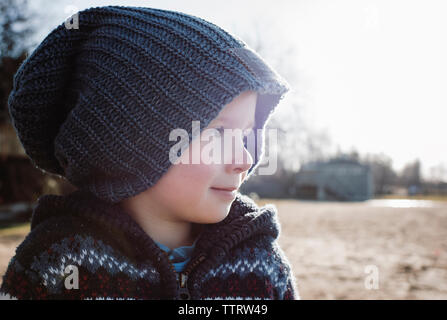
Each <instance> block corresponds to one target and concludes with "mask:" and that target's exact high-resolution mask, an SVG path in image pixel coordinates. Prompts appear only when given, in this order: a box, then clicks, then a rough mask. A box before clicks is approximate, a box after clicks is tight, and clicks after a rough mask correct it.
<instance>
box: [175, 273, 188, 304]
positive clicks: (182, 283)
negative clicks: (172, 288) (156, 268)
mask: <svg viewBox="0 0 447 320" xmlns="http://www.w3.org/2000/svg"><path fill="white" fill-rule="evenodd" d="M178 281H179V292H178V298H179V300H190V299H191V295H190V294H189V291H188V275H187V274H185V273H183V272H180V273H179V274H178Z"/></svg>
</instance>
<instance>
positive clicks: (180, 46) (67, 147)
mask: <svg viewBox="0 0 447 320" xmlns="http://www.w3.org/2000/svg"><path fill="white" fill-rule="evenodd" d="M76 15H77V18H78V22H79V23H78V26H77V28H76V27H73V28H67V23H66V22H65V21H64V22H63V23H61V24H60V25H59V26H57V27H56V28H55V29H54V30H52V31H51V32H50V33H49V34H48V35H47V36H46V38H45V39H44V40H43V41H42V42H41V43H40V44H39V45H38V46H37V48H36V49H35V50H34V51H33V52H32V53H31V54H30V56H29V57H28V58H27V59H25V61H24V62H23V63H22V64H21V66H20V67H19V69H18V70H17V72H16V74H15V75H14V79H13V81H14V82H13V90H12V92H11V94H10V96H9V100H8V105H9V113H10V116H11V119H12V124H13V126H14V128H15V130H16V133H17V136H18V138H19V140H20V142H21V144H22V146H23V148H24V150H25V152H26V154H27V156H28V157H29V158H30V159H31V161H32V164H33V165H34V166H35V167H36V168H38V169H40V170H42V171H43V172H47V173H50V174H55V175H58V176H62V177H65V178H66V179H67V180H68V181H70V182H71V183H72V184H73V185H74V186H76V187H77V188H79V189H84V190H88V191H89V192H91V193H93V194H94V195H96V196H97V197H99V198H101V199H103V200H105V201H108V202H110V203H116V202H119V201H121V200H122V199H125V198H128V197H132V196H135V195H137V194H138V193H140V192H143V191H144V190H146V189H148V188H150V187H151V186H153V185H154V184H155V183H156V182H157V181H158V180H159V179H160V178H161V177H162V176H163V174H164V173H165V172H167V171H168V169H169V168H170V166H171V165H172V163H171V161H170V158H169V150H170V148H171V147H172V146H173V145H174V144H176V143H177V142H176V141H170V140H169V134H170V132H171V131H172V130H173V129H177V128H182V129H185V130H186V131H187V132H188V135H189V141H192V139H193V138H194V137H195V136H197V134H200V133H199V132H191V130H192V129H191V130H189V128H191V126H192V125H191V124H192V121H200V122H199V123H200V130H201V131H202V130H203V129H204V128H206V127H207V126H208V124H209V123H210V122H211V121H212V120H213V119H214V118H215V117H216V116H217V115H218V114H219V112H220V111H221V110H222V108H223V107H224V106H225V105H226V104H228V103H230V102H231V101H232V100H233V99H234V98H235V97H237V96H238V95H239V94H241V93H242V92H243V91H246V90H253V91H256V92H257V93H258V99H257V104H256V112H255V127H254V133H255V137H256V142H255V145H256V149H255V153H254V154H253V155H252V156H253V159H254V163H253V166H252V167H251V168H250V170H249V172H248V175H247V178H248V177H249V176H250V175H251V174H252V172H253V170H254V169H256V167H257V166H258V165H259V162H260V160H262V156H263V153H264V151H263V140H264V133H263V132H262V135H260V137H259V136H258V135H257V134H256V132H257V130H258V129H262V130H263V129H264V126H265V123H266V122H267V120H268V118H269V117H270V116H271V114H272V112H273V110H274V109H275V107H276V106H277V104H278V103H279V101H280V100H281V99H282V98H283V96H284V94H285V93H286V92H287V91H288V90H289V88H290V87H289V85H288V83H287V82H286V81H285V80H284V79H283V78H282V77H281V76H280V75H278V73H277V72H276V71H275V70H274V69H272V67H271V66H269V65H268V64H267V63H266V62H265V61H264V60H263V59H262V58H261V57H260V56H259V55H258V54H257V53H256V52H255V51H254V50H252V49H251V48H250V47H249V46H248V45H247V44H246V43H245V42H244V41H242V40H241V39H240V38H238V37H236V36H234V35H232V34H230V33H229V32H227V31H225V30H223V29H222V28H220V27H218V26H216V25H215V24H213V23H211V22H208V21H206V20H204V19H201V18H199V17H196V16H193V15H189V14H185V13H181V12H176V11H169V10H161V9H154V8H145V7H128V6H104V7H92V8H88V9H85V10H83V11H80V12H78V13H77V14H76ZM73 21H74V20H73ZM259 139H262V141H261V142H260V141H259ZM182 150H183V149H182Z"/></svg>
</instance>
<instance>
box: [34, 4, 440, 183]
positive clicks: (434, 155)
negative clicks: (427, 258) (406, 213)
mask: <svg viewBox="0 0 447 320" xmlns="http://www.w3.org/2000/svg"><path fill="white" fill-rule="evenodd" d="M40 2H41V3H42V2H43V3H45V0H40ZM47 2H48V1H47ZM35 3H39V2H38V1H37V2H35ZM107 4H119V5H135V6H153V7H157V8H163V9H171V10H177V11H184V12H186V13H190V14H194V15H197V16H200V17H202V18H204V19H207V20H209V21H212V22H214V23H216V24H217V25H220V26H222V27H224V28H226V29H228V30H229V31H231V32H233V31H236V29H237V30H244V33H249V32H250V29H249V28H250V27H253V23H254V21H259V22H260V23H261V24H262V25H263V26H264V27H266V30H269V31H270V32H268V33H265V37H272V35H276V36H275V39H271V40H272V41H271V43H272V47H274V45H278V43H279V44H281V43H284V45H285V46H286V47H289V46H294V47H295V48H296V52H297V53H296V55H294V56H293V57H292V58H291V60H290V64H291V66H293V67H294V68H296V69H297V70H298V75H297V76H296V78H297V79H298V80H297V82H296V83H293V85H294V91H295V92H294V95H293V98H294V99H297V100H298V101H299V102H300V105H301V107H302V108H303V110H304V111H305V115H306V118H307V120H308V121H310V122H311V123H312V125H313V126H315V127H316V128H321V129H324V130H327V131H328V133H329V134H330V136H331V140H332V141H333V142H334V144H336V145H337V144H338V145H339V146H340V147H341V149H342V150H344V151H348V150H350V149H351V148H352V147H354V148H356V149H357V150H358V151H360V153H362V154H363V153H367V152H373V153H379V152H383V153H385V154H387V155H389V156H391V157H392V159H393V161H394V168H395V169H400V168H402V166H403V165H404V164H405V163H408V162H410V161H413V160H414V159H416V158H419V159H420V160H421V161H422V168H423V171H424V174H425V175H428V172H429V168H430V167H431V166H434V165H437V164H440V163H443V164H444V165H445V166H446V167H447V152H446V150H447V140H446V139H445V137H444V134H445V131H446V130H445V128H444V127H445V126H446V122H447V121H446V120H447V111H446V108H447V90H446V89H447V59H446V57H447V41H446V38H447V37H446V33H447V19H446V17H447V2H446V1H442V0H439V1H433V0H386V1H385V0H383V1H380V0H376V1H370V0H338V1H330V0H324V1H323V0H298V1H296V0H295V1H293V0H291V1H285V0H284V1H280V0H276V1H260V0H257V1H236V0H226V1H220V2H217V1H206V0H195V1H194V0H188V1H179V0H176V1H167V0H163V1H123V0H121V1H94V6H100V5H107ZM56 5H58V6H59V7H55V6H56ZM68 5H74V6H76V7H77V8H78V9H79V10H81V9H83V8H86V7H89V6H91V5H92V2H91V1H86V0H81V1H60V2H53V1H52V2H51V4H48V5H47V6H45V7H46V9H45V10H47V15H48V16H49V17H50V16H51V17H52V18H51V19H50V20H49V21H53V20H54V22H51V23H52V24H53V26H55V25H57V24H58V23H60V22H61V21H60V19H65V18H66V17H67V16H68V13H64V11H63V9H64V8H65V7H66V6H68ZM50 8H51V9H50ZM259 22H258V23H259ZM41 32H48V31H47V30H45V28H42V31H41ZM267 43H268V41H267Z"/></svg>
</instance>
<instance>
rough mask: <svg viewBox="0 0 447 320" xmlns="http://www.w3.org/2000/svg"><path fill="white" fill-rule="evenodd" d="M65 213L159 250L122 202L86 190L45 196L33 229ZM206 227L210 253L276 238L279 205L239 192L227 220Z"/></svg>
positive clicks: (202, 245) (205, 246)
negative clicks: (247, 241)
mask: <svg viewBox="0 0 447 320" xmlns="http://www.w3.org/2000/svg"><path fill="white" fill-rule="evenodd" d="M61 215H75V216H79V217H85V218H87V219H88V220H91V221H96V222H99V223H100V224H101V225H103V226H104V227H106V228H108V229H110V228H113V229H115V230H121V231H122V232H123V233H124V234H126V235H127V236H128V237H129V238H130V239H132V240H134V241H136V244H137V246H138V247H140V248H145V249H146V250H151V251H152V252H154V251H157V250H155V249H154V247H156V246H157V245H156V243H155V242H154V240H153V239H152V238H151V237H150V236H148V235H147V234H146V233H145V232H144V231H143V229H142V228H141V227H140V226H139V225H138V224H137V223H136V221H135V220H133V218H132V217H131V216H130V215H128V214H127V213H126V212H125V211H123V209H122V208H121V207H120V206H119V205H118V204H110V203H107V202H105V201H103V200H101V199H99V198H97V197H95V196H94V195H92V194H91V193H88V192H86V191H82V190H77V191H75V192H73V193H71V194H68V195H65V196H60V195H44V196H41V197H40V198H39V200H38V203H37V206H36V207H35V209H34V211H33V215H32V218H31V230H33V229H35V228H36V227H37V225H39V224H41V223H42V222H44V221H46V220H48V219H50V218H54V217H60V216H61ZM202 227H203V228H202V231H201V233H200V235H199V237H198V239H197V241H196V248H197V250H195V252H196V253H198V252H201V253H206V254H208V255H209V256H213V255H215V254H220V255H222V253H223V252H228V250H230V249H231V248H232V247H233V246H235V245H237V244H238V243H239V242H241V241H243V240H245V239H248V238H250V237H252V236H255V235H262V234H266V235H270V236H271V237H273V238H274V239H275V238H277V237H278V236H279V234H280V224H279V222H278V219H277V210H276V207H275V206H274V205H266V206H264V207H262V208H259V207H258V206H257V205H256V204H255V202H254V201H253V200H252V199H250V198H249V197H247V196H245V195H242V194H240V193H237V195H236V198H235V200H234V201H233V203H232V205H231V208H230V212H229V214H228V215H227V217H226V218H225V219H224V220H222V221H220V222H218V223H214V224H206V225H202ZM140 244H141V246H139V245H140ZM157 247H158V246H157ZM141 250H143V251H146V250H144V249H141ZM142 254H144V253H142ZM146 257H147V255H146Z"/></svg>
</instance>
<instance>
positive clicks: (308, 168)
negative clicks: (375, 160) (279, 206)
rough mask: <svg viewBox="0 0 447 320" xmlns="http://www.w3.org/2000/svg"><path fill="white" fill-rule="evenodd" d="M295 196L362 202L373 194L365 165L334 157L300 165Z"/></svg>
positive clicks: (370, 179) (371, 182)
mask: <svg viewBox="0 0 447 320" xmlns="http://www.w3.org/2000/svg"><path fill="white" fill-rule="evenodd" d="M292 192H293V193H294V195H295V197H297V198H301V199H312V200H339V201H363V200H368V199H370V198H372V197H373V194H374V185H373V177H372V173H371V169H370V167H369V166H367V165H364V164H361V163H359V162H358V161H356V160H352V159H344V158H336V159H332V160H329V161H317V162H311V163H307V164H305V165H303V166H302V167H301V169H300V171H299V172H298V173H297V175H296V179H295V186H294V190H292Z"/></svg>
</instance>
